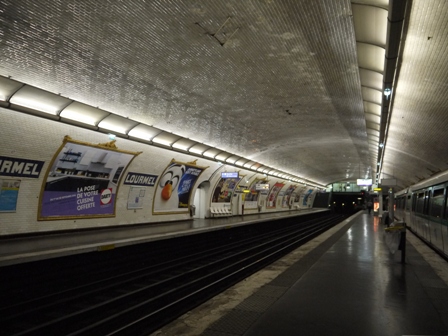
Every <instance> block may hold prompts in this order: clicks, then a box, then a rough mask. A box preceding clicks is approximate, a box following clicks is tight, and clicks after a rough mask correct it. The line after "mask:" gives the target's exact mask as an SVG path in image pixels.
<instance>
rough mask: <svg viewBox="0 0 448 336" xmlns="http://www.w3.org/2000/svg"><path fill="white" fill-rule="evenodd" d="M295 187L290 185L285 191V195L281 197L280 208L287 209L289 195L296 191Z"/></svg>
mask: <svg viewBox="0 0 448 336" xmlns="http://www.w3.org/2000/svg"><path fill="white" fill-rule="evenodd" d="M296 187H297V186H295V185H290V186H289V187H288V189H286V191H285V195H284V196H283V199H282V208H289V203H290V199H291V195H292V193H293V192H294V190H295V189H296Z"/></svg>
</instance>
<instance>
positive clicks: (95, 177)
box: [38, 137, 139, 220]
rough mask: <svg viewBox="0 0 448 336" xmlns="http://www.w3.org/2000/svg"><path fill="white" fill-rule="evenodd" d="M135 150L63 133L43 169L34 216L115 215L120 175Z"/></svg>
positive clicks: (82, 216)
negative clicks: (92, 141)
mask: <svg viewBox="0 0 448 336" xmlns="http://www.w3.org/2000/svg"><path fill="white" fill-rule="evenodd" d="M138 154H139V153H135V152H126V151H120V150H118V149H117V148H116V147H115V146H114V145H113V144H107V146H106V145H93V144H88V143H84V142H80V141H75V140H72V139H70V138H69V137H66V138H65V140H64V143H63V144H62V146H61V148H60V149H59V151H58V152H57V153H56V155H55V157H54V158H53V162H52V164H51V166H50V167H49V170H48V171H47V176H46V178H45V180H44V184H43V186H42V191H41V197H40V200H41V203H40V208H39V215H38V219H39V220H49V219H69V218H78V217H81V218H89V217H110V216H115V201H116V195H117V190H118V185H119V183H120V179H121V177H122V176H123V173H124V171H125V170H126V168H127V166H128V165H129V163H130V162H131V161H132V159H133V158H134V157H135V155H138Z"/></svg>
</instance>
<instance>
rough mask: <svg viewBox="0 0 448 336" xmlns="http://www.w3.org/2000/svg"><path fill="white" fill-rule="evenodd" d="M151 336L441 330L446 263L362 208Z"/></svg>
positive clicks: (446, 306)
mask: <svg viewBox="0 0 448 336" xmlns="http://www.w3.org/2000/svg"><path fill="white" fill-rule="evenodd" d="M152 335H154V336H162V335H204V336H224V335H226V336H236V335H244V336H272V335H282V336H288V335H301V336H307V335H310V336H311V335H332V336H335V335H341V336H342V335H343V336H348V335H353V336H354V335H356V336H359V335H363V336H368V335H372V336H380V335H381V336H388V335H448V263H447V262H446V261H445V260H444V259H442V258H441V257H440V256H438V255H437V254H436V253H435V252H433V251H432V250H430V249H429V248H428V247H427V246H426V245H425V244H424V243H422V242H421V241H420V240H419V239H418V238H416V237H415V236H414V235H413V234H412V233H411V232H409V231H408V233H407V241H406V259H405V263H402V262H401V251H397V252H395V254H392V253H391V252H390V251H389V249H388V247H387V246H386V244H385V239H384V227H383V226H382V225H381V224H380V223H379V219H378V217H376V216H371V215H368V214H367V213H365V211H362V212H358V213H357V214H355V215H353V216H352V217H350V218H349V219H347V220H345V221H344V222H343V223H341V224H339V225H338V226H336V227H334V228H332V229H331V230H329V231H328V232H325V233H324V234H322V235H320V236H319V237H317V238H316V239H314V240H313V241H311V242H309V243H307V244H306V245H304V246H302V247H300V248H299V249H297V250H295V251H294V252H292V253H290V254H289V255H288V256H286V257H284V258H282V259H281V260H279V261H277V262H275V263H273V264H272V265H270V266H269V267H267V268H266V269H264V270H262V271H260V272H258V273H257V274H254V275H253V276H251V277H249V278H247V279H246V280H244V281H241V282H240V283H238V284H237V285H235V286H233V287H232V288H230V289H228V290H227V291H225V292H223V293H221V294H220V295H218V296H217V297H215V298H213V299H211V300H209V301H208V302H206V303H204V304H202V305H201V306H199V307H197V308H196V309H194V310H192V311H190V312H189V313H187V314H185V315H184V316H182V317H180V318H179V319H178V320H176V321H174V322H172V323H171V324H170V325H167V326H165V327H164V328H162V329H160V330H159V331H157V332H155V333H153V334H152Z"/></svg>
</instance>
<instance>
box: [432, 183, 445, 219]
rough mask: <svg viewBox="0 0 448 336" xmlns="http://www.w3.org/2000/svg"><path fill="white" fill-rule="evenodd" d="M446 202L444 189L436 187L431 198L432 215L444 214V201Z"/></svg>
mask: <svg viewBox="0 0 448 336" xmlns="http://www.w3.org/2000/svg"><path fill="white" fill-rule="evenodd" d="M444 202H445V194H444V189H442V188H440V189H434V191H433V194H432V198H431V211H430V213H429V215H430V216H432V217H436V218H440V217H441V216H442V209H443V203H444Z"/></svg>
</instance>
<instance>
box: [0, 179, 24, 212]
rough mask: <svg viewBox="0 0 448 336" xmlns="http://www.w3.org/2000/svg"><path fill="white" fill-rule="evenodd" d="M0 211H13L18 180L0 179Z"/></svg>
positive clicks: (15, 204)
mask: <svg viewBox="0 0 448 336" xmlns="http://www.w3.org/2000/svg"><path fill="white" fill-rule="evenodd" d="M0 186H1V188H0V212H15V211H16V207H17V199H18V197H19V189H20V180H0Z"/></svg>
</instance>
